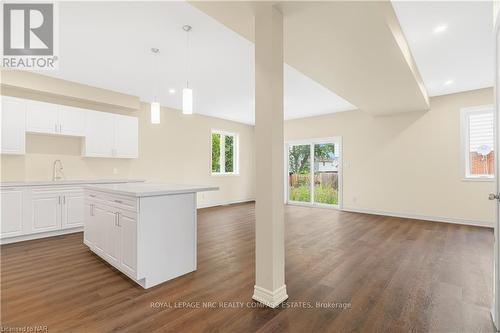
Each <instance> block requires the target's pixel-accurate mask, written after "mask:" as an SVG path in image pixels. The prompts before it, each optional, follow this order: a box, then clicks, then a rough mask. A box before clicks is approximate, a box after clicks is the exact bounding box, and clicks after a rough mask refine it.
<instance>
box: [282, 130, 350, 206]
mask: <svg viewBox="0 0 500 333" xmlns="http://www.w3.org/2000/svg"><path fill="white" fill-rule="evenodd" d="M287 165H288V168H287V169H288V170H287V171H288V172H287V202H288V203H290V204H305V205H315V206H326V207H339V206H340V201H341V185H342V179H341V171H342V167H341V166H342V164H341V139H340V138H328V139H318V140H312V141H305V142H290V143H288V144H287Z"/></svg>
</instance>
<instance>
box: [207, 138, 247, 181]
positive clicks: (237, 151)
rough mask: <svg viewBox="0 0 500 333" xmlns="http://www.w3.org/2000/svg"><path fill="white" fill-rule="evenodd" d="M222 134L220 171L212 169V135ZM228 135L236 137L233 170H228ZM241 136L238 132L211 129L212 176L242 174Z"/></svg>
mask: <svg viewBox="0 0 500 333" xmlns="http://www.w3.org/2000/svg"><path fill="white" fill-rule="evenodd" d="M213 134H220V136H221V138H220V152H219V154H220V155H219V160H220V170H221V171H220V172H213V171H212V135H213ZM226 136H232V137H233V138H234V141H233V142H234V147H233V169H234V170H233V172H226V171H225V168H226V154H225V151H226V140H225V137H226ZM239 147H240V138H239V135H238V133H235V132H228V131H222V130H217V129H212V130H211V131H210V174H211V175H212V176H238V175H239V174H240V149H239Z"/></svg>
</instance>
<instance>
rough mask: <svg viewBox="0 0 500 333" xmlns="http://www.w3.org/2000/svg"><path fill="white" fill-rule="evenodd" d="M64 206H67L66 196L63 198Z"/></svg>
mask: <svg viewBox="0 0 500 333" xmlns="http://www.w3.org/2000/svg"><path fill="white" fill-rule="evenodd" d="M63 204H64V205H65V204H66V196H64V197H63Z"/></svg>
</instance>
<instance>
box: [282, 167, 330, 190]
mask: <svg viewBox="0 0 500 333" xmlns="http://www.w3.org/2000/svg"><path fill="white" fill-rule="evenodd" d="M310 177H311V176H310V175H309V174H298V173H292V174H289V175H288V185H289V186H290V187H299V186H304V185H308V184H309V182H310ZM314 184H315V185H323V186H331V187H333V188H338V186H339V175H338V173H337V172H335V171H333V172H316V173H315V174H314Z"/></svg>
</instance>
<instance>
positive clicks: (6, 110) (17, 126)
mask: <svg viewBox="0 0 500 333" xmlns="http://www.w3.org/2000/svg"><path fill="white" fill-rule="evenodd" d="M1 122H2V126H1V130H2V134H1V138H2V143H1V145H2V154H18V155H19V154H24V152H25V140H26V104H25V103H24V101H23V100H21V99H18V98H12V97H5V96H2V113H1Z"/></svg>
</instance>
